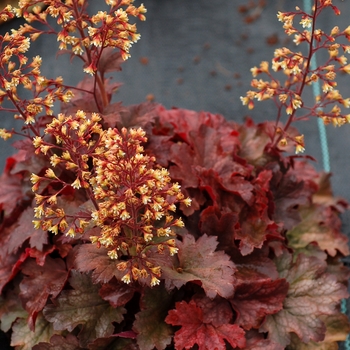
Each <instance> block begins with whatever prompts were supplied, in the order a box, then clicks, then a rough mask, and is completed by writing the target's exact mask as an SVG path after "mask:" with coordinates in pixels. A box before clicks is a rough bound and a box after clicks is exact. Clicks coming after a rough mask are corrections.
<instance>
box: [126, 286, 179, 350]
mask: <svg viewBox="0 0 350 350" xmlns="http://www.w3.org/2000/svg"><path fill="white" fill-rule="evenodd" d="M171 303H172V296H171V295H170V294H169V293H168V292H167V291H166V290H165V289H164V287H163V286H158V287H156V288H152V289H151V288H147V289H146V290H145V293H144V295H143V297H142V300H141V307H142V310H141V311H140V312H139V313H137V314H136V320H135V322H134V327H133V329H134V331H135V332H137V333H138V335H137V344H138V345H139V346H140V348H141V349H142V350H152V349H154V348H156V349H157V350H162V349H165V348H166V346H167V345H169V344H170V343H171V339H172V334H173V332H172V327H171V326H170V325H168V324H166V323H165V321H164V320H165V317H166V315H167V313H168V310H169V308H170V307H171Z"/></svg>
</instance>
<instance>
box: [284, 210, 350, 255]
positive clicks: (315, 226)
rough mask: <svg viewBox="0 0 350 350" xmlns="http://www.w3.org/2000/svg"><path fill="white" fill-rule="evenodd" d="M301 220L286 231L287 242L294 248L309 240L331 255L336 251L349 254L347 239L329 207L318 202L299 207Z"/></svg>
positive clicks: (307, 242) (302, 246)
mask: <svg viewBox="0 0 350 350" xmlns="http://www.w3.org/2000/svg"><path fill="white" fill-rule="evenodd" d="M299 213H300V216H301V218H302V220H301V222H300V223H299V224H298V225H296V226H295V227H294V228H293V229H291V230H290V231H288V232H287V238H288V244H289V246H291V247H293V248H294V249H301V248H305V247H306V246H307V245H308V244H309V243H311V242H317V244H318V246H319V247H320V248H321V249H322V250H324V251H326V252H327V253H328V254H329V255H331V256H336V254H337V251H339V252H341V253H342V254H343V255H344V256H347V255H349V253H350V252H349V247H348V239H347V237H346V236H345V235H343V234H342V233H341V232H340V229H341V221H340V219H339V217H338V214H337V213H336V212H335V211H334V210H333V209H332V208H331V207H330V206H324V205H320V204H313V205H311V206H308V207H305V208H302V209H300V212H299Z"/></svg>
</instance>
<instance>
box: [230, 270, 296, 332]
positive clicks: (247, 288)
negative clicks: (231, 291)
mask: <svg viewBox="0 0 350 350" xmlns="http://www.w3.org/2000/svg"><path fill="white" fill-rule="evenodd" d="M237 268H238V273H236V277H237V279H238V281H237V286H236V291H235V295H234V297H233V298H232V299H230V302H231V304H232V307H233V308H234V309H235V311H236V312H237V318H236V321H235V323H236V324H238V325H240V326H241V327H243V328H244V329H247V330H249V329H251V328H259V327H260V326H261V324H262V322H263V320H264V319H265V317H266V316H267V315H271V314H275V313H277V312H278V311H280V310H281V309H282V307H283V301H284V299H285V297H286V295H287V291H288V287H289V284H288V283H287V282H286V280H285V279H277V280H275V281H274V280H272V279H271V278H268V277H264V276H261V274H259V273H257V272H255V271H254V270H247V269H246V268H244V269H242V268H240V266H239V265H238V266H237Z"/></svg>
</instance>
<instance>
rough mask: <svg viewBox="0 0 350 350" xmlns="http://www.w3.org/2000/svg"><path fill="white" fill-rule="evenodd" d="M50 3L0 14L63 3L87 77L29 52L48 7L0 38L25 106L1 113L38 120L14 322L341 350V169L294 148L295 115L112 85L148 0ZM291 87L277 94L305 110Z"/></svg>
mask: <svg viewBox="0 0 350 350" xmlns="http://www.w3.org/2000/svg"><path fill="white" fill-rule="evenodd" d="M36 3H39V2H38V1H26V2H22V1H21V2H20V4H19V8H17V9H16V8H11V7H9V6H8V7H7V8H6V9H5V10H4V11H3V12H2V13H1V14H2V19H3V20H6V19H7V18H11V17H13V15H14V14H16V15H22V16H23V17H24V18H26V19H27V20H28V21H29V22H30V23H35V22H36V21H39V22H41V23H46V21H47V19H46V17H49V16H52V17H53V18H55V19H56V21H57V23H58V24H59V25H60V26H61V29H60V31H59V32H57V33H56V34H57V37H58V39H59V41H60V48H61V49H63V50H67V51H68V52H69V53H70V54H71V55H72V57H73V56H78V57H79V58H81V59H82V61H83V62H84V67H83V69H84V71H85V72H86V73H88V74H89V75H90V76H88V77H87V78H85V79H84V81H82V82H81V83H79V84H78V86H77V87H76V88H72V87H67V86H65V85H64V84H63V82H62V81H61V79H59V78H57V79H47V78H45V77H42V76H41V73H40V64H41V59H40V58H39V57H35V58H34V59H33V60H28V58H27V57H26V56H25V52H26V50H27V48H28V43H29V41H30V40H35V39H36V37H38V36H40V35H42V34H44V32H41V31H40V30H39V29H35V27H34V24H33V26H32V24H31V25H26V26H23V27H21V28H20V29H19V30H18V31H17V32H16V31H14V32H13V33H12V34H6V35H5V36H3V37H1V38H0V39H1V47H2V51H1V54H0V62H1V69H2V73H1V74H2V75H1V79H0V81H1V84H2V85H1V90H0V93H1V94H0V98H1V101H5V100H9V101H10V102H12V103H13V105H14V107H15V109H16V110H17V112H16V113H17V119H22V120H23V122H24V124H23V125H24V126H23V129H22V131H21V132H18V131H14V130H10V131H9V130H4V129H2V130H1V135H2V137H3V138H9V137H11V136H12V135H13V134H22V135H23V136H24V139H23V140H21V141H17V142H15V144H14V146H15V147H16V148H17V149H18V152H17V153H16V154H15V155H14V156H12V157H10V158H8V160H7V163H6V167H5V170H4V173H3V174H2V175H1V179H0V205H1V211H2V218H1V227H0V229H1V236H0V271H1V273H0V290H1V299H0V320H1V323H0V327H1V330H2V331H3V332H6V333H7V335H8V337H9V338H10V341H11V345H12V346H13V347H14V348H15V349H17V350H29V349H33V350H54V349H67V350H83V349H84V350H85V349H89V350H102V349H116V350H117V349H130V350H131V349H141V350H152V349H159V350H162V349H177V350H181V349H192V348H193V349H196V348H198V349H200V350H206V349H208V350H212V349H217V350H224V349H235V348H237V349H247V350H249V349H251V350H253V349H254V350H256V349H267V350H269V349H271V350H279V349H281V350H282V349H336V348H337V342H338V341H341V340H345V338H346V336H347V334H348V332H349V331H350V325H349V322H348V320H347V318H346V316H345V315H343V314H342V313H341V312H340V307H339V306H340V301H341V299H343V298H347V297H348V292H347V281H348V278H349V270H348V269H347V268H346V267H345V266H344V265H343V263H342V261H341V258H342V257H344V256H346V255H348V254H349V248H348V242H347V238H346V236H345V235H344V234H343V233H342V232H341V221H340V218H339V214H340V213H342V212H343V211H344V210H346V209H348V204H347V203H346V201H345V200H343V199H341V198H335V197H334V196H333V195H332V192H331V189H330V176H329V174H326V173H318V172H317V171H316V170H315V169H314V168H313V166H312V165H311V164H310V159H308V157H306V156H301V155H292V151H293V150H294V148H295V147H296V149H297V151H298V152H299V151H300V150H301V149H302V148H303V138H302V137H301V135H298V133H297V131H296V130H295V129H293V128H292V127H290V125H289V124H290V121H288V122H287V123H286V124H288V125H287V126H288V127H284V126H283V125H282V123H280V121H279V120H278V121H277V123H276V122H268V121H267V122H265V123H261V124H255V123H254V122H253V121H252V120H251V119H247V120H246V121H245V122H244V123H242V124H238V123H236V122H230V121H227V120H225V119H224V117H222V116H220V115H217V114H211V113H207V112H194V111H189V110H184V109H171V110H167V109H166V108H164V107H163V106H161V105H159V104H156V103H150V102H147V103H142V104H140V105H135V106H129V107H128V106H123V105H122V104H121V103H120V102H113V101H112V99H111V98H112V92H113V90H114V89H115V88H116V87H117V86H118V84H113V83H111V82H110V80H109V79H107V78H106V76H105V74H106V73H108V72H112V71H118V70H120V63H121V60H122V59H126V58H127V56H128V54H129V47H130V45H131V43H132V42H134V41H136V40H137V39H138V35H137V32H136V26H135V25H134V24H130V23H129V22H128V18H129V17H128V16H135V17H138V18H139V19H141V20H142V19H144V13H145V8H144V7H143V5H141V6H139V7H136V6H134V5H133V4H132V1H127V0H125V1H106V3H107V4H108V5H109V12H99V13H98V14H96V15H94V16H92V17H90V16H89V15H88V12H87V10H86V8H87V3H86V2H85V1H81V0H71V1H65V2H61V1H48V0H47V1H42V2H41V3H43V4H44V5H46V7H40V8H39V7H38V8H37V7H35V6H34V8H33V7H31V10H32V11H33V12H29V10H28V9H29V5H35V4H36ZM315 3H316V5H319V7H318V8H319V9H323V8H326V7H331V8H332V9H333V10H335V9H334V6H333V5H332V6H331V5H329V4H328V3H331V2H329V1H328V2H327V4H328V5H327V4H326V3H325V2H324V1H315ZM123 8H124V9H123ZM316 9H317V8H316ZM316 12H317V11H316ZM316 12H315V13H316ZM303 15H304V16H309V15H306V14H305V13H304V14H303ZM6 16H7V17H6ZM280 16H281V15H280ZM286 16H287V15H286ZM310 17H312V16H311V15H310ZM305 18H306V17H305ZM307 18H309V17H307ZM315 18H316V17H312V20H315ZM287 24H288V23H287ZM285 25H286V24H285ZM289 25H291V24H290V23H289ZM50 30H51V29H50ZM52 30H53V29H52ZM73 33H75V35H78V34H79V35H80V36H79V37H78V36H74V35H73ZM344 33H345V34H346V32H344ZM305 35H306V34H305ZM313 35H314V34H313ZM315 35H316V34H315ZM27 39H28V40H27ZM112 49H115V50H114V51H113V50H112ZM331 58H332V57H331ZM309 59H311V58H310V57H309ZM293 62H294V63H295V65H297V64H299V63H298V61H297V60H296V59H294V61H293ZM291 64H292V63H291ZM300 64H301V63H300ZM301 66H302V64H301ZM261 67H262V68H261V69H262V70H264V69H265V68H266V66H264V65H262V66H261ZM264 67H265V68H264ZM329 70H330V68H329ZM253 73H254V74H255V73H256V74H257V71H256V70H254V69H253ZM309 73H310V72H309V71H305V72H304V73H303V74H305V76H308V75H309ZM300 74H302V73H300ZM315 74H316V73H315ZM294 83H295V84H297V80H295V79H294ZM294 83H293V84H294ZM304 83H305V79H304ZM21 85H22V86H23V87H24V88H25V89H28V90H29V91H31V92H32V93H33V98H32V99H23V98H22V97H21V91H20V89H19V88H18V90H17V86H21ZM286 86H288V87H289V89H291V84H286ZM297 86H298V85H297ZM276 91H277V90H276ZM290 91H292V90H290ZM264 93H267V94H269V93H270V94H271V93H272V92H271V91H270V90H269V91H267V92H266V91H265V92H264ZM325 93H328V91H325ZM275 94H277V92H275ZM278 94H282V92H279V93H278ZM278 94H277V95H271V96H270V97H272V96H275V97H276V98H277V99H278V96H279V95H278ZM251 95H252V94H250V95H249V96H251ZM295 96H296V95H295V93H291V94H290V95H288V96H284V97H282V98H279V101H280V102H281V108H286V109H287V110H288V108H289V110H288V113H289V112H290V108H292V112H291V113H289V114H288V115H289V116H292V117H293V116H294V112H295V110H296V109H297V108H299V105H298V104H297V103H296V100H298V98H299V97H295ZM297 96H299V95H297ZM247 98H248V97H247ZM289 98H290V103H291V106H292V107H290V106H289V102H288V101H289V100H288V99H289ZM248 100H249V98H248ZM248 100H245V99H244V98H243V102H244V103H247V104H249V103H250V101H248ZM55 101H61V102H62V105H61V113H59V114H57V115H55V113H54V112H53V110H52V109H51V107H52V105H53V102H55ZM320 101H326V99H324V100H322V98H321V99H320ZM327 101H328V100H327ZM337 101H338V102H339V99H338V100H337ZM340 103H342V102H340ZM1 108H2V110H4V111H12V109H6V108H5V107H4V106H2V107H1ZM332 113H333V112H330V114H329V115H324V116H323V117H324V119H325V120H326V121H328V120H329V118H333V117H332V115H331V114H332ZM327 118H328V119H327ZM337 118H341V116H339V115H338V116H337ZM344 120H346V117H344ZM338 123H340V119H338ZM276 135H277V136H276ZM293 140H294V141H293ZM292 141H293V142H292Z"/></svg>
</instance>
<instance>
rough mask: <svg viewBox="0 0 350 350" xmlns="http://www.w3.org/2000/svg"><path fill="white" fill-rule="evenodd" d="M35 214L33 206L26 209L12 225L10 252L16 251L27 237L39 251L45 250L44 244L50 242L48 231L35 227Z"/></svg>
mask: <svg viewBox="0 0 350 350" xmlns="http://www.w3.org/2000/svg"><path fill="white" fill-rule="evenodd" d="M33 215H34V211H33V208H32V207H29V208H27V209H25V210H24V211H23V212H22V214H21V216H20V217H19V219H18V221H17V223H16V224H14V225H13V226H12V227H11V234H10V237H9V241H8V243H7V247H8V251H9V253H12V252H15V253H16V252H17V250H18V249H19V248H20V247H21V246H22V245H23V243H24V242H25V241H26V240H27V239H29V244H30V246H31V247H32V248H36V249H38V250H39V251H41V250H43V247H44V245H45V244H47V243H48V234H47V232H46V231H43V230H42V229H38V230H37V229H35V228H34V226H33V223H32V221H33Z"/></svg>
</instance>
